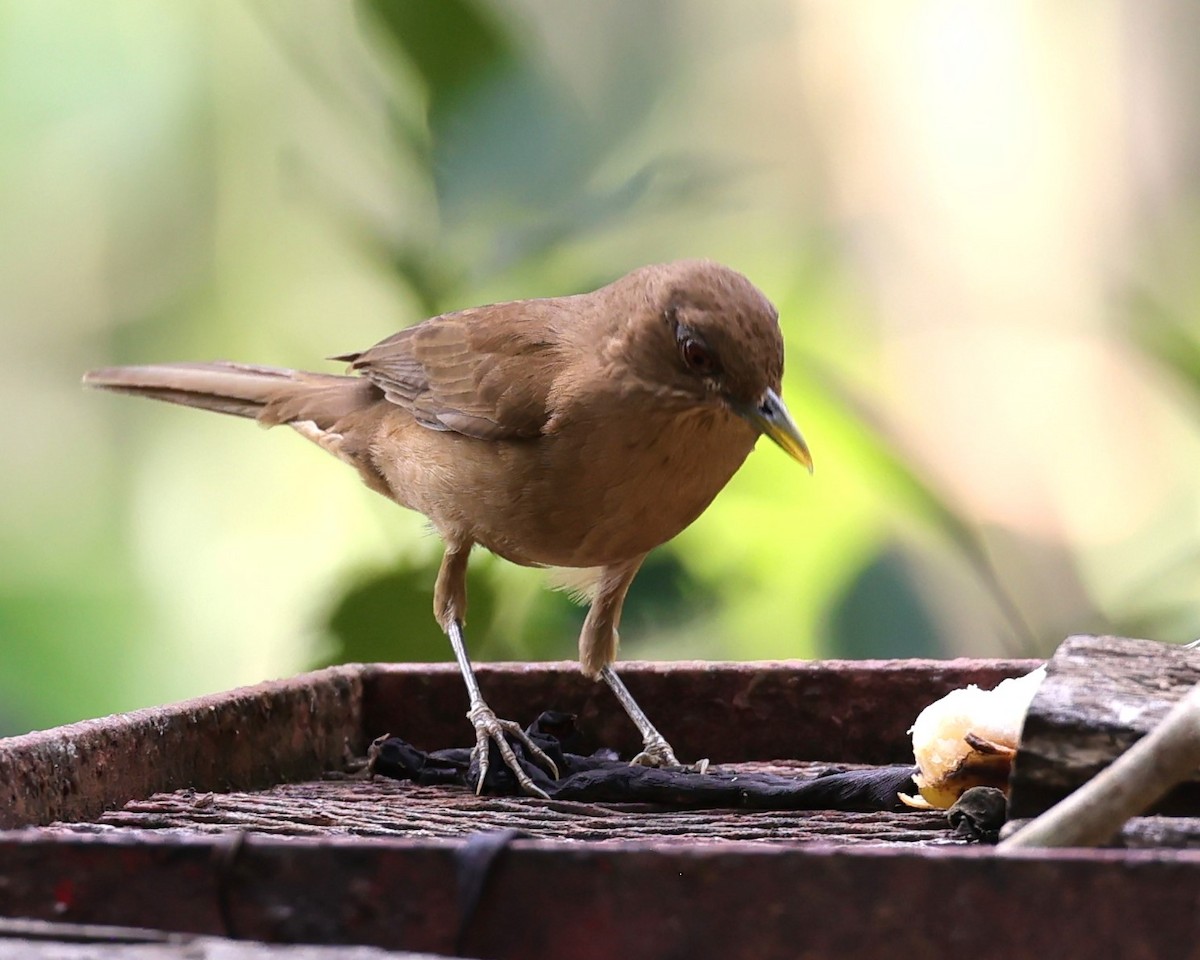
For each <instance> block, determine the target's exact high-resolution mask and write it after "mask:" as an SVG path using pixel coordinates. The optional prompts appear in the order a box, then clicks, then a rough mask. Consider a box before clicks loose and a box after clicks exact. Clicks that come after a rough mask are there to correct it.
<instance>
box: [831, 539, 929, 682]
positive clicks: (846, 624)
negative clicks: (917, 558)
mask: <svg viewBox="0 0 1200 960" xmlns="http://www.w3.org/2000/svg"><path fill="white" fill-rule="evenodd" d="M910 568H911V564H910V562H909V560H908V558H907V557H906V556H905V553H904V551H903V550H902V549H901V548H900V547H899V546H898V545H896V544H889V545H888V546H886V547H885V548H884V549H883V550H882V551H881V552H880V553H878V554H877V555H875V556H874V557H872V558H871V560H870V561H869V562H868V563H867V565H866V566H865V567H863V569H862V571H861V572H860V573H859V575H858V577H856V578H855V579H854V580H853V581H852V582H851V583H850V584H849V586H848V587H847V589H846V591H845V592H844V593H843V594H842V596H841V597H840V598H839V599H838V601H837V603H836V605H835V606H834V608H833V611H832V612H831V614H830V617H829V629H830V632H831V640H832V643H833V648H834V649H835V650H837V651H838V655H839V656H843V657H849V658H851V659H886V658H889V657H941V656H944V655H945V654H946V652H947V651H946V650H945V649H944V648H943V646H942V644H940V643H939V642H938V624H937V622H936V620H935V618H934V617H933V615H932V614H931V612H930V610H929V608H928V606H927V605H926V603H925V601H924V598H923V597H922V594H921V591H920V589H919V587H918V586H917V582H916V579H915V578H914V577H913V575H912V572H911V569H910Z"/></svg>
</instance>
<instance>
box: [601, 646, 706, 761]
mask: <svg viewBox="0 0 1200 960" xmlns="http://www.w3.org/2000/svg"><path fill="white" fill-rule="evenodd" d="M600 676H601V677H603V678H604V682H605V683H607V684H608V686H609V689H610V690H612V692H613V693H614V694H616V696H617V700H619V701H620V703H621V706H622V707H624V708H625V712H626V713H627V714H629V719H630V720H632V721H633V723H634V726H636V727H637V728H638V732H639V733H640V734H641V735H642V752H641V753H639V754H638V755H637V756H636V757H634V758H633V760H631V761H630V762H631V763H636V764H641V765H642V766H645V767H664V768H666V769H668V770H691V771H693V772H695V773H704V772H705V771H706V770H707V769H708V761H707V760H700V761H697V762H696V763H692V764H684V763H680V762H679V761H678V760H677V759H676V757H675V751H674V750H672V749H671V745H670V744H669V743H667V740H666V737H664V736H663V735H662V734H661V733H659V732H658V728H657V727H655V726H654V724H653V723H651V722H650V718H649V717H647V716H646V712H645V711H644V710H643V709H642V708H641V707H639V706H638V702H637V701H636V700H634V699H633V694H632V693H630V692H629V688H628V687H627V686H625V682H624V681H623V680H622V679H621V678H620V677H618V676H617V671H616V670H614V669H613V668H612V664H605V665H604V666H603V667H601V668H600Z"/></svg>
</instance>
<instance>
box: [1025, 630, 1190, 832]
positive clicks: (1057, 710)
mask: <svg viewBox="0 0 1200 960" xmlns="http://www.w3.org/2000/svg"><path fill="white" fill-rule="evenodd" d="M1196 683H1200V650H1195V649H1190V650H1189V649H1186V648H1183V647H1179V646H1175V645H1171V644H1163V643H1155V642H1154V641H1150V640H1130V639H1126V638H1122V637H1069V638H1068V639H1067V640H1065V641H1064V642H1063V643H1062V645H1061V646H1059V648H1058V650H1057V651H1056V652H1055V654H1054V656H1053V657H1052V658H1051V659H1050V661H1049V664H1048V669H1047V676H1046V680H1045V681H1044V682H1043V684H1042V686H1041V688H1040V689H1039V690H1038V692H1037V695H1036V696H1035V697H1034V699H1033V703H1032V704H1031V705H1030V708H1029V713H1028V714H1027V715H1026V718H1025V725H1024V728H1023V730H1022V732H1021V741H1020V746H1019V748H1018V750H1017V757H1016V761H1015V762H1014V764H1013V770H1012V775H1011V777H1010V780H1009V786H1010V796H1009V805H1010V815H1011V816H1012V817H1014V818H1024V817H1033V816H1036V815H1037V814H1039V813H1041V812H1042V811H1044V810H1046V809H1048V808H1049V807H1051V806H1053V805H1054V804H1055V803H1057V802H1058V801H1059V800H1061V799H1062V798H1063V797H1065V796H1067V795H1068V794H1069V793H1071V792H1072V791H1073V790H1075V789H1077V788H1078V787H1079V786H1081V785H1082V784H1084V783H1086V782H1087V781H1088V780H1090V779H1091V778H1092V777H1094V776H1095V775H1096V774H1097V773H1099V772H1100V771H1101V770H1103V769H1104V768H1105V767H1107V766H1108V765H1109V764H1110V763H1112V761H1113V760H1115V759H1116V758H1117V757H1118V756H1120V755H1121V754H1122V753H1124V752H1125V751H1126V750H1128V749H1129V747H1130V746H1132V745H1133V744H1134V743H1136V742H1137V741H1138V740H1139V739H1141V738H1142V737H1143V736H1145V735H1146V734H1147V733H1149V732H1150V731H1151V730H1152V729H1154V727H1155V726H1157V725H1158V723H1159V722H1160V721H1161V720H1162V719H1163V717H1164V716H1166V714H1167V713H1168V711H1169V710H1170V709H1171V707H1172V706H1174V705H1175V703H1176V702H1178V700H1179V699H1180V698H1181V697H1183V696H1184V694H1186V693H1187V692H1188V691H1189V690H1190V689H1191V688H1192V687H1193V686H1195V684H1196ZM1157 809H1158V810H1159V811H1161V812H1175V813H1180V814H1187V813H1200V770H1198V771H1197V772H1196V776H1195V777H1194V778H1193V779H1192V780H1190V781H1188V782H1187V783H1186V784H1183V785H1181V786H1180V787H1179V788H1177V789H1176V790H1175V791H1173V792H1172V793H1171V794H1170V795H1169V796H1168V797H1167V798H1166V800H1164V802H1163V804H1162V805H1160V806H1159V807H1158V808H1157Z"/></svg>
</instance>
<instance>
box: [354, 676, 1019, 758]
mask: <svg viewBox="0 0 1200 960" xmlns="http://www.w3.org/2000/svg"><path fill="white" fill-rule="evenodd" d="M1040 663H1041V661H1039V660H970V659H958V660H819V661H800V660H794V661H765V662H752V663H711V662H696V661H682V662H672V663H641V662H636V661H633V662H622V663H621V664H620V671H621V676H622V678H623V679H624V680H625V682H626V684H627V685H628V686H629V689H630V691H632V693H633V695H634V696H635V697H636V698H637V700H638V702H639V703H641V704H643V705H644V706H645V708H646V710H647V711H648V712H649V713H650V715H651V718H652V719H653V721H654V723H655V724H656V725H657V726H658V728H659V730H660V731H661V732H662V734H663V736H665V737H666V738H667V739H668V740H669V741H670V742H671V744H672V745H673V746H674V747H675V751H676V753H677V754H678V755H679V756H680V758H681V759H684V758H686V759H699V758H701V757H708V758H709V759H711V760H712V761H713V762H714V763H725V762H738V761H743V760H781V759H791V760H834V761H840V762H844V763H872V764H884V763H905V762H909V761H911V760H912V742H911V740H910V739H909V736H908V733H907V731H908V728H909V727H910V726H912V722H913V720H915V719H916V716H917V714H918V713H920V712H921V710H922V709H924V708H925V707H926V706H927V705H928V704H930V703H932V702H933V701H934V700H937V699H938V698H939V697H942V696H944V695H945V694H946V693H948V692H950V691H951V690H953V689H954V688H955V687H961V686H965V685H966V684H969V683H975V684H978V685H980V686H983V687H992V686H995V685H996V684H997V683H999V682H1000V681H1001V680H1004V679H1006V678H1008V677H1015V676H1020V675H1022V674H1024V673H1028V672H1029V671H1030V670H1033V669H1034V668H1036V667H1037V666H1039V665H1040ZM476 672H477V674H478V677H479V683H480V686H481V687H482V688H483V694H484V697H485V698H486V699H487V701H488V703H489V704H491V706H492V707H493V709H495V711H496V712H497V713H498V714H499V715H500V716H504V717H509V718H510V719H513V720H516V721H518V722H519V723H522V724H526V723H529V722H531V721H532V720H534V719H535V718H536V717H537V715H538V714H539V713H540V712H541V711H542V710H546V709H556V710H563V711H566V712H568V713H574V714H576V715H577V716H578V717H579V726H580V727H581V728H582V729H583V730H585V731H587V732H588V733H589V735H590V736H591V737H592V738H593V739H594V740H595V741H596V742H597V743H598V744H602V745H604V746H609V747H613V748H614V749H617V750H620V751H623V752H624V753H625V754H627V755H629V756H632V755H633V754H634V753H636V752H637V751H638V750H639V749H640V748H641V744H640V741H639V740H638V736H637V732H636V731H635V730H634V728H633V725H632V724H630V722H629V719H628V717H626V716H625V714H624V712H623V711H622V710H621V708H620V707H619V706H618V705H617V703H616V701H615V700H614V698H613V696H612V694H611V693H610V692H609V690H608V688H607V687H606V686H605V685H604V684H602V683H596V682H593V681H591V680H588V679H587V678H586V677H584V676H582V675H581V674H580V672H579V669H578V666H577V665H576V664H575V663H574V662H563V663H540V664H478V665H477V666H476ZM363 679H364V691H363V696H364V703H363V720H364V723H365V724H366V730H367V736H368V738H373V737H375V736H378V735H379V734H383V733H392V734H395V735H397V736H402V737H404V738H405V739H406V740H409V741H410V742H412V743H414V744H416V745H417V746H418V747H421V748H422V749H435V748H438V747H445V746H469V745H470V743H471V730H470V727H469V726H468V725H467V722H466V720H465V719H464V717H465V714H466V709H467V701H466V694H465V693H464V691H463V689H462V680H461V679H460V677H459V676H458V671H457V668H456V667H455V666H454V665H453V664H394V665H391V664H375V665H372V666H369V667H367V668H366V673H365V674H364V678H363Z"/></svg>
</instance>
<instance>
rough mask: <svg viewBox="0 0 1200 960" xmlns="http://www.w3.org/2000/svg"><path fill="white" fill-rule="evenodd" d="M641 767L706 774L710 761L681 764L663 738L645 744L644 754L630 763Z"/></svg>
mask: <svg viewBox="0 0 1200 960" xmlns="http://www.w3.org/2000/svg"><path fill="white" fill-rule="evenodd" d="M629 762H630V764H636V765H637V766H639V767H657V768H659V769H661V770H678V771H681V772H685V773H706V772H707V771H708V759H707V758H705V759H704V760H697V761H696V762H695V763H680V762H679V760H678V759H677V758H676V756H675V751H674V750H672V749H671V745H670V744H669V743H667V741H666V740H664V739H663V738H662V737H661V736H660V737H651V738H649V739H648V740H646V742H645V743H644V744H643V749H642V752H641V753H639V754H638V755H637V756H636V757H634V758H633V759H632V760H630V761H629Z"/></svg>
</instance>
